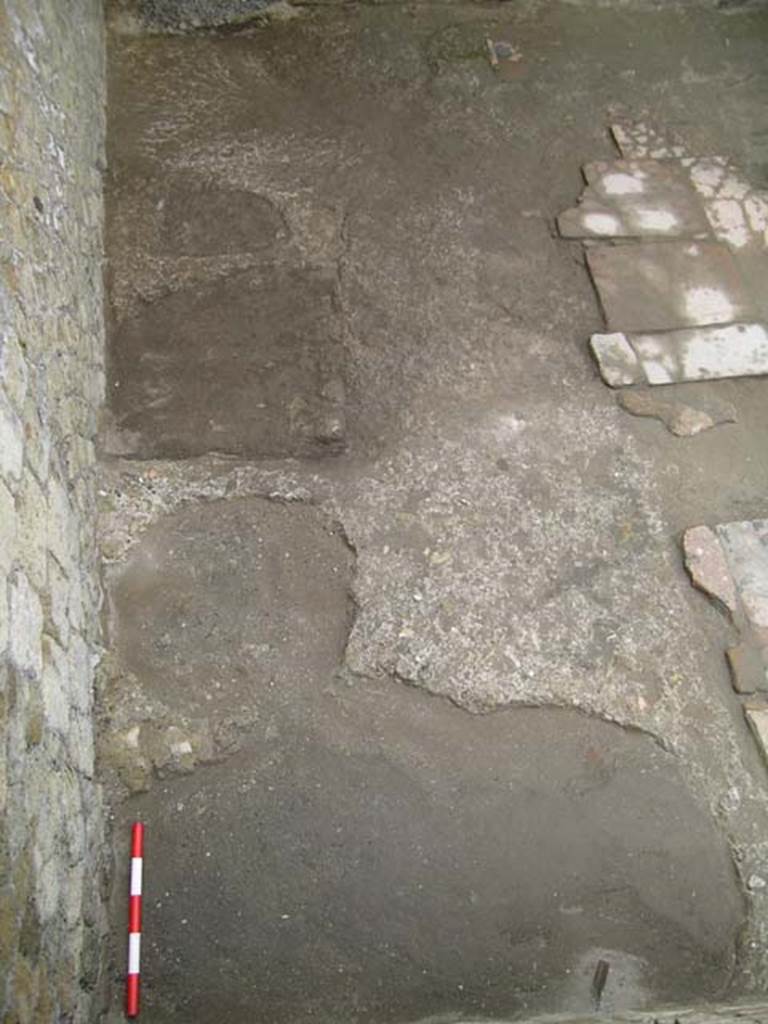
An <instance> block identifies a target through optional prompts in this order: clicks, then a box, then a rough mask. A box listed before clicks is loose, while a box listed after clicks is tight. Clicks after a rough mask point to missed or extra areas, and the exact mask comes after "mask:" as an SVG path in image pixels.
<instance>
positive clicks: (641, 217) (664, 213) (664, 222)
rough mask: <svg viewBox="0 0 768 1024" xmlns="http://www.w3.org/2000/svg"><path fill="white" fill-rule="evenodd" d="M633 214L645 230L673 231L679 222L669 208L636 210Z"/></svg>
mask: <svg viewBox="0 0 768 1024" xmlns="http://www.w3.org/2000/svg"><path fill="white" fill-rule="evenodd" d="M635 216H636V217H637V220H638V223H639V225H640V227H641V228H643V229H644V230H646V231H662V232H663V231H674V229H675V228H676V227H677V225H678V223H679V222H678V219H677V217H676V216H675V215H674V213H672V212H671V211H670V210H637V211H636V213H635Z"/></svg>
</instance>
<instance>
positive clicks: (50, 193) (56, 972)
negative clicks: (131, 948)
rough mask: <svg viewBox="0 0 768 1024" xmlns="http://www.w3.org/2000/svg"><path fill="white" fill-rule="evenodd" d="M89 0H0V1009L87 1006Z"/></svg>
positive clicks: (94, 266)
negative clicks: (1, 754)
mask: <svg viewBox="0 0 768 1024" xmlns="http://www.w3.org/2000/svg"><path fill="white" fill-rule="evenodd" d="M104 63H105V54H104V39H103V24H102V11H101V3H100V0H66V2H63V0H0V584H1V585H2V589H0V741H2V743H3V745H4V755H5V756H4V757H0V1020H2V1021H3V1024H11V1022H13V1024H16V1022H26V1021H34V1022H38V1021H39V1022H48V1021H51V1022H53V1021H55V1022H77V1021H85V1020H89V1019H92V1018H93V1016H94V1009H95V1007H96V1005H97V1001H98V1000H99V998H100V995H99V988H100V984H101V981H100V960H101V950H102V949H103V946H104V941H103V939H104V914H103V909H102V908H103V889H104V874H105V870H104V867H105V863H106V861H105V846H104V838H103V836H104V815H103V812H102V803H101V796H100V791H99V789H98V787H97V786H96V784H95V782H94V756H93V750H94V744H93V725H92V719H93V716H92V704H93V677H94V667H95V664H96V661H97V656H98V651H99V640H100V630H99V608H100V600H101V598H100V591H99V583H98V575H97V554H96V548H95V542H94V532H93V525H94V514H93V509H94V502H95V486H96V485H95V474H94V448H93V437H94V434H95V430H96V418H97V412H98V409H99V407H100V405H101V403H102V397H103V389H104V383H103V381H104V372H103V358H104V357H103V352H104V343H103V341H104V326H103V321H102V265H101V254H102V188H101V170H102V169H103V159H104V158H103V142H104V133H105V112H104V100H105V84H104V83H105V73H104V71H105V69H104Z"/></svg>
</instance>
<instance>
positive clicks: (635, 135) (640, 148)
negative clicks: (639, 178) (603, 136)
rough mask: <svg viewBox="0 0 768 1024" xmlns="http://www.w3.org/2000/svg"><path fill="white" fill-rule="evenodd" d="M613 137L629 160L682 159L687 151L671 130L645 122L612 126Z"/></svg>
mask: <svg viewBox="0 0 768 1024" xmlns="http://www.w3.org/2000/svg"><path fill="white" fill-rule="evenodd" d="M611 135H612V136H613V140H614V142H615V143H616V145H617V147H618V149H619V152H620V153H621V155H622V156H623V157H626V158H627V159H633V158H634V159H641V158H643V157H652V158H653V159H656V160H662V159H669V158H672V157H682V156H685V155H686V149H685V146H684V145H683V143H682V141H681V140H680V139H679V138H678V136H677V135H676V134H675V132H673V131H672V130H671V129H669V128H664V129H661V128H657V127H656V126H655V125H652V124H648V123H646V122H644V121H620V122H617V123H615V124H612V125H611Z"/></svg>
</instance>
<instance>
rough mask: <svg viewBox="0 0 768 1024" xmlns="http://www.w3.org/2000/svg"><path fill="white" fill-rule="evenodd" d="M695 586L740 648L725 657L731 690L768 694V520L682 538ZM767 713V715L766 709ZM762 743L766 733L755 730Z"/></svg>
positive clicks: (704, 528)
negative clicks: (729, 625) (723, 616)
mask: <svg viewBox="0 0 768 1024" xmlns="http://www.w3.org/2000/svg"><path fill="white" fill-rule="evenodd" d="M683 552H684V558H685V565H686V568H687V569H688V572H689V574H690V576H691V581H692V582H693V584H694V586H696V587H697V588H698V589H699V590H701V591H703V592H704V593H705V594H707V595H708V596H709V597H711V598H712V599H713V600H714V602H715V604H716V605H717V606H718V607H719V608H720V609H721V610H723V611H724V612H726V613H727V615H728V617H729V618H730V619H731V620H732V622H733V624H734V626H735V627H736V628H737V630H738V631H739V634H740V637H741V639H740V641H739V643H737V644H735V645H733V646H732V647H730V648H729V649H728V651H727V652H726V655H727V658H728V664H729V667H730V670H731V679H732V682H733V688H734V690H736V692H737V693H740V694H751V693H765V692H766V691H768V519H754V520H745V521H742V522H732V523H721V524H719V525H718V526H716V527H714V528H710V527H708V526H695V527H692V528H691V529H690V530H686V532H685V534H684V536H683ZM767 710H768V709H767ZM755 734H756V735H757V736H758V738H760V737H763V738H764V737H765V735H766V732H765V730H755Z"/></svg>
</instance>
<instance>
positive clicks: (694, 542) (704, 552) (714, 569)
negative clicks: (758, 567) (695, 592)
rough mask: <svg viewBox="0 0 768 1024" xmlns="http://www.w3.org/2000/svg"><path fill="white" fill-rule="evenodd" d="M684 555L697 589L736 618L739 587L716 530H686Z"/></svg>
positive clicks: (701, 527) (705, 527)
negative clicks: (737, 589) (737, 587)
mask: <svg viewBox="0 0 768 1024" xmlns="http://www.w3.org/2000/svg"><path fill="white" fill-rule="evenodd" d="M683 555H684V558H685V567H686V569H687V570H688V574H689V575H690V577H691V582H692V583H693V585H694V586H695V587H697V588H698V589H699V590H701V591H702V592H703V593H705V594H706V595H707V596H708V597H710V598H712V600H713V601H714V602H715V603H716V604H717V605H718V606H719V607H721V608H722V609H724V610H725V611H726V612H728V614H729V615H733V614H734V613H735V611H736V608H737V598H736V585H735V583H734V580H733V576H732V575H731V570H730V567H729V565H728V562H727V560H726V557H725V553H724V551H723V549H722V547H721V546H720V541H719V540H718V538H717V534H716V533H715V532H714V530H711V529H710V528H709V527H708V526H694V527H692V528H691V529H690V530H686V531H685V533H684V534H683Z"/></svg>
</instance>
